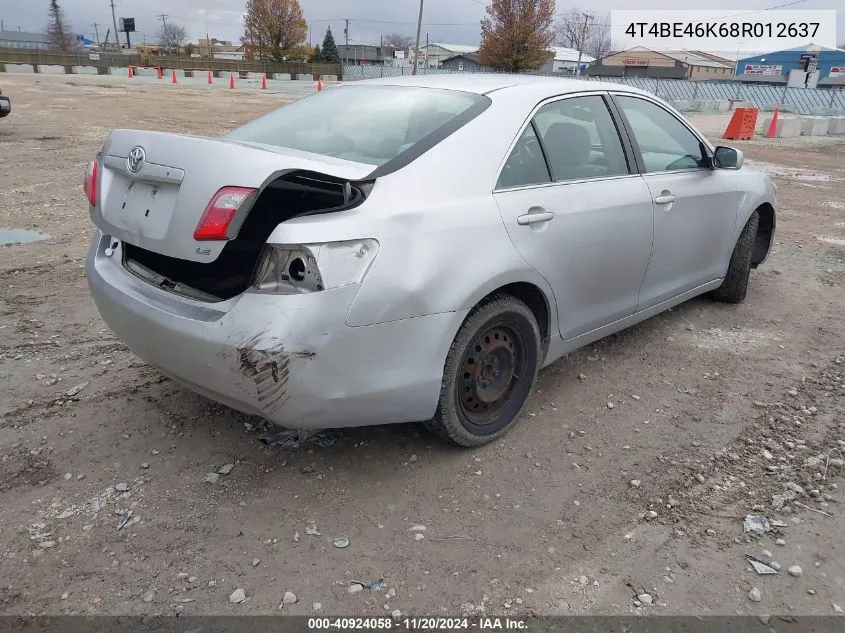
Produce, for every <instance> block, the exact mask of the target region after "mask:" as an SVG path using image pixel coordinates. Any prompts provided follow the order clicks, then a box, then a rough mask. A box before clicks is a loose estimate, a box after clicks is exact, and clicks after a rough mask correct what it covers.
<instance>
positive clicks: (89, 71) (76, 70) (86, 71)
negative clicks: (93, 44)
mask: <svg viewBox="0 0 845 633" xmlns="http://www.w3.org/2000/svg"><path fill="white" fill-rule="evenodd" d="M70 70H71V72H72V73H73V74H74V75H98V74H99V71H98V70H97V67H96V66H72V67H71V69H70Z"/></svg>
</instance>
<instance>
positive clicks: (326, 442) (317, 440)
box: [308, 431, 340, 448]
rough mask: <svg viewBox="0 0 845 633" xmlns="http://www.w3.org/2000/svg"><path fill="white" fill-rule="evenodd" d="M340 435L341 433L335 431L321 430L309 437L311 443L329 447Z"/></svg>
mask: <svg viewBox="0 0 845 633" xmlns="http://www.w3.org/2000/svg"><path fill="white" fill-rule="evenodd" d="M339 437H340V433H337V432H335V431H320V432H319V433H315V434H314V435H312V436H311V437H309V438H308V443H309V444H314V445H316V446H319V447H320V448H328V447H329V446H331V445H332V444H334V443H335V442H337V440H338V438H339Z"/></svg>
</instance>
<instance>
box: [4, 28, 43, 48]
mask: <svg viewBox="0 0 845 633" xmlns="http://www.w3.org/2000/svg"><path fill="white" fill-rule="evenodd" d="M0 48H22V49H26V50H31V51H32V50H35V51H48V50H50V49H51V48H52V46H51V45H50V38H49V37H48V36H47V34H46V33H30V32H27V31H0Z"/></svg>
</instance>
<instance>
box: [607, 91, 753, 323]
mask: <svg viewBox="0 0 845 633" xmlns="http://www.w3.org/2000/svg"><path fill="white" fill-rule="evenodd" d="M613 99H614V101H615V102H616V104H617V105H618V107H619V110H620V111H621V112H622V115H623V117H624V119H625V120H627V124H628V126H629V128H630V132H631V137H632V138H631V140H632V143H633V144H634V146H635V148H637V149H638V150H639V154H640V156H641V162H642V171H643V178H644V179H645V182H646V184H647V185H648V188H649V191H650V192H651V196H652V200H653V201H654V248H653V252H652V257H651V263H650V264H649V267H648V273H647V274H646V278H645V281H644V283H643V288H642V291H641V293H640V303H639V308H638V309H639V310H643V309H646V308H650V307H652V306H654V305H657V304H659V303H662V302H663V301H666V300H668V299H671V298H673V297H675V296H677V295H679V294H682V293H684V292H687V291H689V290H693V289H695V288H697V287H698V286H701V285H703V284H706V283H708V282H711V281H714V280H716V279H718V278H720V277H722V276H724V274H725V270H726V267H727V262H728V257H729V254H730V252H731V250H732V249H733V234H734V227H735V224H736V217H737V210H738V206H739V191H738V189H737V185H738V182H739V179H738V178H736V176H735V173H734V172H728V171H727V170H720V169H715V170H714V169H711V168H710V165H709V150H708V148H707V146H706V145H705V144H704V143H703V141H702V139H700V138H699V137H698V135H697V134H696V133H695V132H693V130H692V129H690V128H689V127H688V126H687V125H686V124H685V123H684V122H683V121H681V120H680V119H679V118H677V117H676V116H675V115H674V114H672V113H671V112H670V111H669V110H667V109H666V108H664V107H663V106H662V105H660V104H658V103H657V102H655V101H652V100H650V99H647V98H645V97H641V96H639V95H629V94H624V95H623V94H616V95H614V97H613Z"/></svg>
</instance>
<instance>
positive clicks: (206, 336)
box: [85, 75, 777, 446]
mask: <svg viewBox="0 0 845 633" xmlns="http://www.w3.org/2000/svg"><path fill="white" fill-rule="evenodd" d="M85 191H86V194H87V196H88V200H89V203H90V212H91V219H92V220H93V222H94V224H95V225H96V226H97V228H98V230H97V232H96V234H95V237H94V240H93V244H92V246H91V249H90V253H89V256H88V260H87V274H88V279H89V283H90V287H91V292H92V294H93V297H94V300H95V302H96V304H97V307H98V309H99V311H100V313H101V314H102V317H103V319H104V320H105V322H106V323H107V324H108V326H109V327H110V328H111V329H112V330H113V331H114V332H115V333H116V334H117V336H118V337H120V338H121V339H123V340H124V341H125V342H126V343H127V345H128V346H129V347H130V348H131V349H132V350H134V352H135V353H136V354H137V355H138V356H140V357H141V358H143V359H144V360H146V361H147V362H149V363H151V364H152V365H155V366H156V367H158V368H159V369H160V370H161V371H162V372H163V373H164V374H166V375H168V376H170V377H172V378H173V379H175V380H176V381H178V382H179V383H181V384H183V385H185V386H186V387H187V388H189V389H191V390H193V391H195V392H197V393H200V394H203V395H205V396H207V397H209V398H212V399H214V400H216V401H219V402H221V403H224V404H226V405H229V406H231V407H233V408H235V409H238V410H241V411H244V412H247V413H250V414H257V415H260V416H263V417H264V418H266V419H268V420H270V421H272V422H273V423H276V424H279V425H282V426H286V427H289V428H296V429H320V428H330V427H350V426H361V425H369V424H384V423H393V422H415V421H424V422H426V424H427V425H428V426H429V427H430V428H431V429H432V430H433V431H435V432H437V433H439V434H440V435H442V436H444V437H446V438H448V439H450V440H452V441H453V442H456V443H457V444H460V445H463V446H477V445H480V444H483V443H485V442H488V441H490V440H492V439H494V438H497V437H499V436H501V435H502V434H503V433H505V432H506V431H507V429H509V428H510V427H511V426H513V424H514V423H515V422H516V421H517V420H518V419H519V417H520V413H521V411H522V409H523V407H524V405H525V402H526V399H527V397H528V395H529V394H530V393H531V389H532V386H533V385H534V382H535V379H536V377H537V373H538V371H539V370H540V368H541V367H543V366H545V365H548V364H550V363H552V362H554V361H555V360H556V359H558V358H560V357H561V356H562V355H563V354H566V353H568V352H570V351H572V350H574V349H576V348H579V347H581V346H584V345H587V344H589V343H591V342H593V341H595V340H597V339H600V338H602V337H604V336H607V335H609V334H612V333H614V332H617V331H619V330H622V329H623V328H627V327H629V326H631V325H633V324H635V323H637V322H639V321H642V320H644V319H647V318H649V317H651V316H653V315H655V314H658V313H660V312H662V311H664V310H666V309H668V308H670V307H672V306H674V305H677V304H679V303H681V302H684V301H687V300H688V299H691V298H693V297H695V296H697V295H701V294H703V293H711V295H712V296H713V298H715V299H717V300H720V301H728V302H739V301H742V300H743V299H744V297H745V295H746V287H747V285H748V279H749V272H750V270H751V268H755V267H756V266H758V265H759V264H761V263H762V262H763V261H764V260H765V259H766V257H767V255H768V253H769V250H770V248H771V245H772V240H773V236H774V230H775V215H776V209H777V205H776V201H775V192H774V188H773V185H772V183H771V182H770V180H769V178H768V177H767V176H766V175H764V174H762V173H758V172H756V171H753V170H751V169H749V168H748V167H743V157H742V153H741V152H740V151H738V150H736V149H731V148H728V147H714V146H713V144H711V143H710V142H709V141H708V140H707V139H706V138H705V136H704V135H703V134H701V133H700V132H699V131H697V130H696V129H695V128H694V127H693V126H692V125H691V124H690V123H689V122H688V121H687V120H686V119H685V118H684V117H683V116H682V115H681V114H679V113H678V112H677V111H676V110H674V109H673V108H671V107H670V106H669V105H667V104H666V103H664V102H663V101H661V100H660V99H658V98H656V97H654V96H652V95H650V94H647V93H644V92H642V91H638V90H635V89H632V88H628V87H625V86H617V85H612V84H602V83H594V82H586V81H576V80H566V79H544V78H533V77H524V76H497V75H476V76H471V75H453V76H423V77H413V78H411V77H409V78H404V79H384V80H375V81H362V82H357V83H355V84H353V85H345V86H341V87H335V88H330V89H328V90H325V91H323V92H319V93H317V94H316V95H314V96H311V97H307V98H305V99H302V100H300V101H298V102H296V103H294V104H292V105H289V106H286V107H283V108H281V109H279V110H276V111H274V112H272V113H270V114H268V115H265V116H263V117H261V118H259V119H256V120H254V121H252V122H250V123H248V124H247V125H245V126H243V127H241V128H238V129H236V130H234V131H233V132H230V133H229V134H226V135H225V136H223V137H221V138H199V137H194V136H183V135H177V134H164V133H157V132H144V131H134V130H115V131H113V132H112V133H111V134H110V135H109V137H108V139H107V141H106V143H105V145H104V146H103V148H102V151H101V152H100V154H99V155H98V157H97V160H95V161H93V162H92V163H91V165H90V166H89V168H88V172H87V174H86V177H85Z"/></svg>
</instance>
